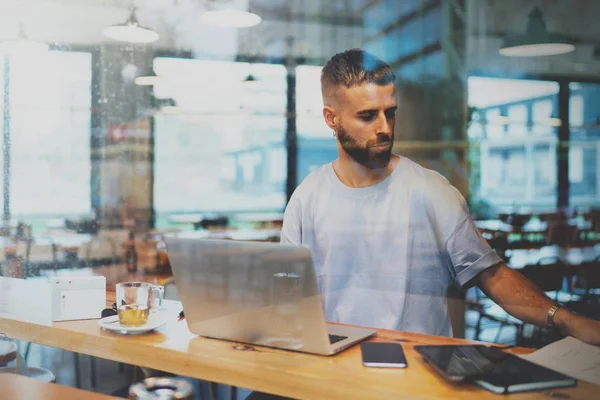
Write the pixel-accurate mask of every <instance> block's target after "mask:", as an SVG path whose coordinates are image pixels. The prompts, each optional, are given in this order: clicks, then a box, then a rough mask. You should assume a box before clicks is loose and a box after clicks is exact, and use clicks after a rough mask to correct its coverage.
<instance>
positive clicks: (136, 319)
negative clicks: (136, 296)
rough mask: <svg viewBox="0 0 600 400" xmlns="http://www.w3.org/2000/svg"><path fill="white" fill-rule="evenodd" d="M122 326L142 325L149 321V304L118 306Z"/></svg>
mask: <svg viewBox="0 0 600 400" xmlns="http://www.w3.org/2000/svg"><path fill="white" fill-rule="evenodd" d="M117 312H118V313H119V323H120V324H121V325H122V326H142V325H145V324H146V323H147V322H148V315H149V314H150V309H149V308H148V306H147V305H140V304H125V305H122V306H119V307H117Z"/></svg>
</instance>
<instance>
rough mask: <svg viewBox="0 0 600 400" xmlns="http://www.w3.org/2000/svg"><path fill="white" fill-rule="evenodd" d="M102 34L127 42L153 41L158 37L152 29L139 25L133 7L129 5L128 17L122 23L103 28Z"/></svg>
mask: <svg viewBox="0 0 600 400" xmlns="http://www.w3.org/2000/svg"><path fill="white" fill-rule="evenodd" d="M103 33H104V36H106V37H108V38H111V39H114V40H118V41H120V42H128V43H153V42H156V41H157V40H158V38H159V35H158V33H156V32H154V31H153V30H152V29H148V28H144V27H142V26H140V23H139V22H138V20H137V17H136V15H135V7H131V9H130V12H129V18H127V21H125V23H123V24H117V25H110V26H107V27H106V28H104V31H103Z"/></svg>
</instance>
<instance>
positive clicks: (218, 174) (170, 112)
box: [154, 58, 287, 225]
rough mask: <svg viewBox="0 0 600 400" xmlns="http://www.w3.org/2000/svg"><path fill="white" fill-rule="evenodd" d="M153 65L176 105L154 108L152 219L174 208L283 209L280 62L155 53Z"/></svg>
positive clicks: (282, 72)
mask: <svg viewBox="0 0 600 400" xmlns="http://www.w3.org/2000/svg"><path fill="white" fill-rule="evenodd" d="M154 68H155V70H156V71H157V73H158V74H160V76H161V78H163V77H164V81H163V83H162V84H163V85H164V88H163V90H164V91H165V92H166V93H169V94H170V96H171V98H172V101H173V102H174V104H175V105H176V107H175V108H173V107H170V108H168V109H162V110H161V111H159V112H158V113H157V114H156V115H155V149H156V156H155V185H154V207H155V210H156V211H157V213H158V214H159V215H158V217H159V225H160V224H161V223H162V221H163V220H161V216H165V215H167V216H168V215H169V214H172V213H178V212H207V211H208V212H225V213H226V212H237V211H281V210H283V208H284V207H285V201H286V194H285V177H286V172H287V169H286V162H285V160H286V157H287V152H286V150H285V144H284V138H285V131H286V119H285V109H286V70H285V67H284V66H282V65H270V64H248V63H239V62H225V61H202V60H190V59H176V58H156V59H155V60H154ZM249 74H252V75H253V76H254V77H255V81H253V82H245V77H247V76H248V75H249ZM182 193H183V194H185V195H182Z"/></svg>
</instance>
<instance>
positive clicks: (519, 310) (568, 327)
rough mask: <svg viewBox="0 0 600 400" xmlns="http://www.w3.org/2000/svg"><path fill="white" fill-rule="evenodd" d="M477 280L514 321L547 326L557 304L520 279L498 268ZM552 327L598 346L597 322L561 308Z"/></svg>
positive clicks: (599, 331) (506, 268)
mask: <svg viewBox="0 0 600 400" xmlns="http://www.w3.org/2000/svg"><path fill="white" fill-rule="evenodd" d="M476 280H477V285H478V286H479V288H480V289H481V290H482V291H483V292H484V293H485V294H486V295H487V296H488V297H490V298H491V299H492V300H494V301H495V302H496V303H497V304H498V305H499V306H500V307H502V308H503V309H504V310H506V311H507V312H508V313H509V314H511V315H512V316H513V317H515V318H518V319H520V320H522V321H524V322H527V323H530V324H534V325H537V326H541V327H543V326H547V318H548V310H550V308H551V307H552V306H553V305H555V304H556V302H555V301H553V300H551V299H550V298H549V297H548V296H546V295H545V294H544V292H543V291H542V290H541V289H540V288H538V287H537V286H536V285H535V284H533V283H532V282H531V281H530V280H528V279H527V278H525V277H524V276H523V275H521V274H519V273H518V272H516V271H514V270H512V269H510V268H508V267H507V266H506V265H504V264H498V265H496V266H494V267H490V268H487V269H485V270H484V271H482V272H481V273H479V274H478V275H477V278H476ZM554 323H555V325H556V327H557V328H558V329H559V330H560V331H561V332H562V333H563V334H565V335H569V336H573V337H576V338H578V339H580V340H582V341H584V342H587V343H590V344H594V345H597V346H600V321H596V320H592V319H589V318H586V317H583V316H580V315H577V314H574V313H572V312H570V311H568V310H566V309H564V308H561V309H559V310H558V311H557V312H556V315H555V316H554Z"/></svg>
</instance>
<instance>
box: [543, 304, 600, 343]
mask: <svg viewBox="0 0 600 400" xmlns="http://www.w3.org/2000/svg"><path fill="white" fill-rule="evenodd" d="M554 319H555V323H556V327H557V328H558V329H560V331H561V332H563V333H564V334H566V335H569V336H573V337H574V338H577V339H579V340H581V341H582V342H586V343H588V344H593V345H595V346H600V321H596V320H593V319H590V318H586V317H583V316H581V315H577V314H573V313H572V312H570V311H568V310H565V309H564V308H561V309H559V310H558V311H557V312H556V315H555V317H554Z"/></svg>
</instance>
